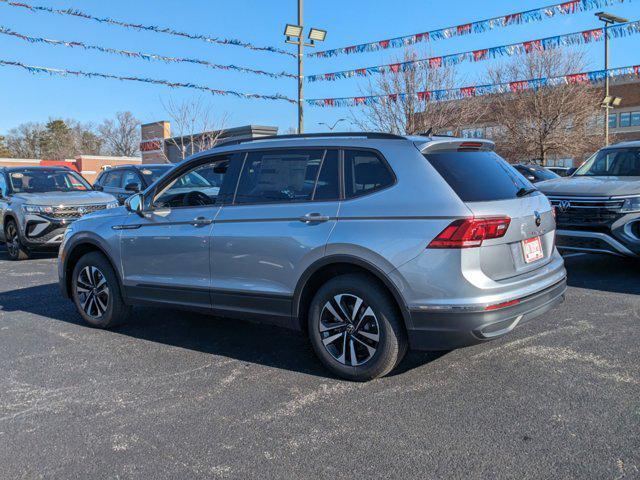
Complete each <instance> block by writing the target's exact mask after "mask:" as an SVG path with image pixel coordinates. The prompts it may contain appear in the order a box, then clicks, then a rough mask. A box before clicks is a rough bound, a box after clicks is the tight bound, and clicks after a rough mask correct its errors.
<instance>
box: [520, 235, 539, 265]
mask: <svg viewBox="0 0 640 480" xmlns="http://www.w3.org/2000/svg"><path fill="white" fill-rule="evenodd" d="M522 252H523V253H524V262H525V263H532V262H535V261H536V260H540V259H541V258H542V257H544V253H543V252H542V242H541V241H540V237H533V238H527V239H526V240H523V241H522Z"/></svg>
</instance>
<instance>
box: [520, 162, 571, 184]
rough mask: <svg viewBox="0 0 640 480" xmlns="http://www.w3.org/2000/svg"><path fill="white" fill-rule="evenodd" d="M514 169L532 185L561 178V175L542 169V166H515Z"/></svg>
mask: <svg viewBox="0 0 640 480" xmlns="http://www.w3.org/2000/svg"><path fill="white" fill-rule="evenodd" d="M513 168H515V169H516V170H518V171H519V172H520V173H521V174H522V175H523V176H524V177H525V178H526V179H527V180H529V181H530V182H531V183H537V182H542V181H543V180H553V179H555V178H559V177H560V175H558V174H557V173H554V172H552V171H551V170H549V169H547V168H544V167H541V166H540V165H524V164H520V165H514V166H513Z"/></svg>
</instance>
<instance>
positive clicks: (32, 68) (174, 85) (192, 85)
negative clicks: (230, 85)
mask: <svg viewBox="0 0 640 480" xmlns="http://www.w3.org/2000/svg"><path fill="white" fill-rule="evenodd" d="M0 66H6V67H18V68H22V69H24V70H27V71H28V72H30V73H48V74H49V75H59V76H75V77H87V78H105V79H111V80H123V81H130V82H142V83H152V84H155V85H164V86H166V87H169V88H190V89H194V90H201V91H204V92H209V93H211V94H212V95H223V96H233V97H239V98H246V99H259V100H282V101H285V102H289V103H297V101H296V100H293V99H292V98H289V97H287V96H285V95H280V94H274V95H261V94H258V93H241V92H236V91H233V90H219V89H216V88H211V87H206V86H203V85H198V84H195V83H183V82H170V81H168V80H158V79H154V78H141V77H124V76H120V75H111V74H109V73H99V72H83V71H78V70H64V69H57V68H48V67H39V66H35V65H26V64H24V63H21V62H13V61H10V60H0Z"/></svg>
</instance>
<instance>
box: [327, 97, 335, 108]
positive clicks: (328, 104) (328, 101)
mask: <svg viewBox="0 0 640 480" xmlns="http://www.w3.org/2000/svg"><path fill="white" fill-rule="evenodd" d="M334 103H335V102H334V100H333V98H325V99H324V104H325V105H326V106H328V107H333V105H334Z"/></svg>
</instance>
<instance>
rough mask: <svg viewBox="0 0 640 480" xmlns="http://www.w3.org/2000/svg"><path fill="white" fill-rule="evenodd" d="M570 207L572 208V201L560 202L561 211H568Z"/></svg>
mask: <svg viewBox="0 0 640 480" xmlns="http://www.w3.org/2000/svg"><path fill="white" fill-rule="evenodd" d="M569 208H571V202H570V201H569V200H560V202H559V203H558V209H559V210H560V211H561V212H566V211H567V210H569Z"/></svg>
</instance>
